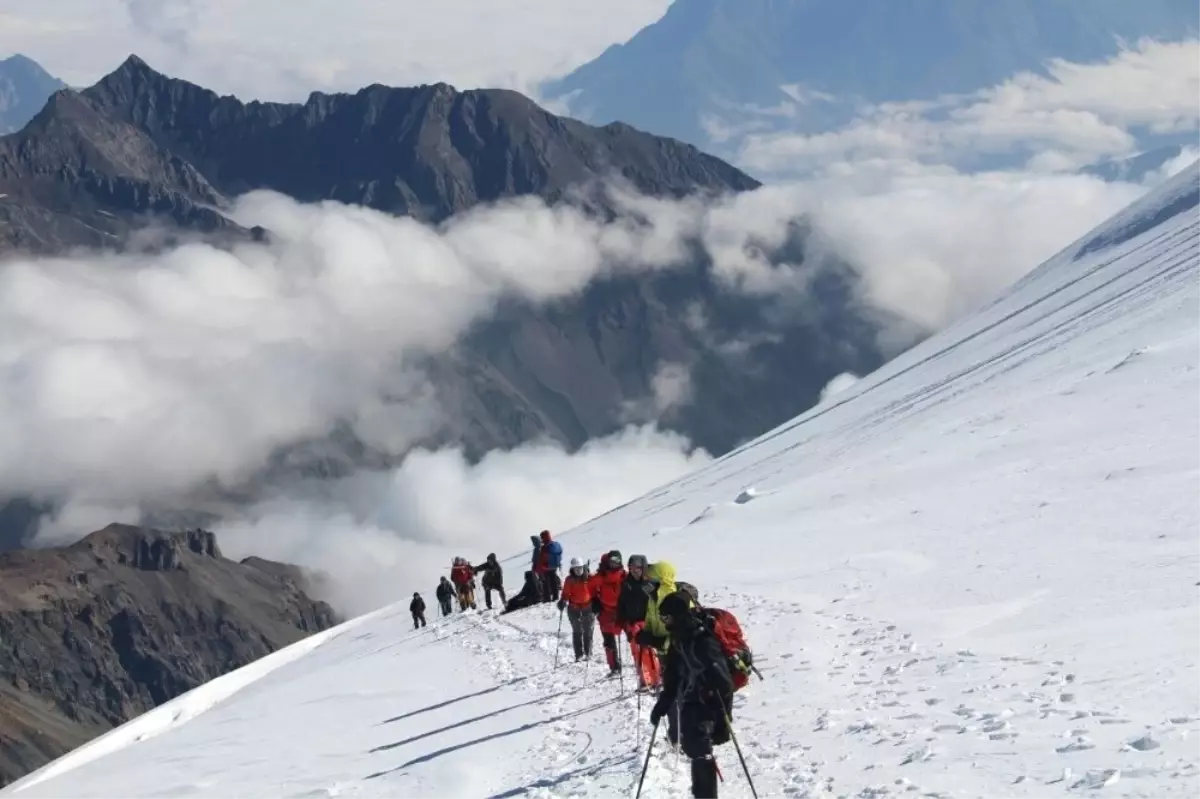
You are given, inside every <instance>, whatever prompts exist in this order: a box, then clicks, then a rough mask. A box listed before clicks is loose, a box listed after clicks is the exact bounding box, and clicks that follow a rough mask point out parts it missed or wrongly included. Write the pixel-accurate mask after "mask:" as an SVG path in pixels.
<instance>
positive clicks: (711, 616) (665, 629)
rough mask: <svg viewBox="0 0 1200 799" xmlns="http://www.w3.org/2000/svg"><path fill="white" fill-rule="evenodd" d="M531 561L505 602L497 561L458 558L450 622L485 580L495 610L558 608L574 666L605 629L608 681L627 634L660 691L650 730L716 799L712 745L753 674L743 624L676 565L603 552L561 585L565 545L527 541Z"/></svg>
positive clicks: (639, 664)
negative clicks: (708, 599)
mask: <svg viewBox="0 0 1200 799" xmlns="http://www.w3.org/2000/svg"><path fill="white" fill-rule="evenodd" d="M530 539H531V541H532V543H533V553H532V559H531V563H530V569H529V570H528V571H526V572H525V583H524V585H523V586H522V588H521V590H520V592H518V593H517V594H516V596H513V597H512V598H511V599H508V600H507V601H506V599H505V593H504V577H503V570H502V569H501V567H500V564H499V562H498V561H497V560H496V555H495V553H491V554H489V555H488V556H487V560H486V561H485V562H484V563H483V564H482V565H480V566H471V565H470V564H469V563H468V562H467V561H466V559H465V558H454V561H453V567H452V569H451V574H450V581H449V582H448V581H447V580H446V578H445V577H442V579H441V583H440V584H439V585H438V588H437V598H438V602H439V604H440V605H441V610H442V615H443V616H446V615H450V613H451V607H450V603H451V598H452V597H454V596H456V595H457V597H458V602H459V610H460V611H466V610H467V609H475V575H476V574H480V573H482V575H483V580H482V583H483V588H484V598H485V602H486V604H487V607H488V608H489V609H490V608H491V607H492V599H491V594H492V591H497V592H498V593H499V594H500V601H501V603H503V605H504V610H503V612H504V613H512V612H513V611H516V610H520V609H522V608H526V607H530V606H532V605H536V604H539V603H545V602H556V603H557V607H558V610H559V612H560V613H565V615H566V618H567V620H568V621H569V622H570V627H571V643H572V648H573V650H574V654H575V660H576V662H578V661H581V660H591V656H592V642H593V639H594V636H595V628H596V627H599V628H600V636H601V642H602V644H603V648H604V656H605V660H606V661H607V664H608V667H609V676H610V677H616V676H619V675H620V674H621V667H622V662H621V661H622V656H621V647H620V646H619V644H618V638H619V637H621V636H624V637H625V639H626V642H627V644H628V651H629V657H630V658H631V661H630V662H631V664H632V665H633V670H634V673H635V674H636V675H637V681H638V691H640V692H649V691H652V690H654V691H657V694H658V696H657V701H656V702H655V704H654V707H653V710H652V711H651V714H650V721H651V723H652V724H653V725H654V726H655V727H657V726H658V724H659V722H660V721H662V720H663V719H665V720H666V721H667V737H668V740H669V741H670V742H671V743H672V744H673V745H678V746H680V747H681V748H682V751H683V753H684V754H685V755H687V756H688V758H689V759H690V760H691V777H692V795H693V796H695V797H716V795H717V778H718V770H717V766H716V761H715V760H714V757H713V747H714V746H718V745H720V744H723V743H726V742H728V741H729V740H730V739H731V736H732V721H731V714H732V712H733V694H734V692H735V691H736V690H738V689H739V688H741V687H742V686H744V685H745V684H746V681H747V675H748V674H749V672H750V670H751V669H753V665H752V661H751V656H750V651H749V648H748V647H747V646H746V644H745V639H744V638H743V637H742V634H741V629H740V626H739V625H738V623H737V620H736V619H735V618H733V616H732V614H730V613H729V612H728V611H724V610H720V609H716V608H705V607H703V606H702V605H701V604H700V597H699V593H698V591H697V590H696V588H695V587H694V586H692V585H690V584H688V583H684V582H682V581H677V580H676V572H675V567H674V566H673V565H672V564H671V563H668V562H666V561H658V562H654V563H651V562H649V561H648V560H647V558H646V556H644V555H630V556H629V560H628V563H625V562H623V561H622V557H621V553H620V551H618V550H612V551H609V552H606V553H604V554H603V555H602V556H601V557H600V559H599V561H598V563H597V567H596V571H595V573H594V574H593V573H592V572H591V569H590V562H588V563H584V562H582V561H581V560H580V559H579V558H572V559H571V561H570V565H569V567H568V569H567V575H566V578H565V580H560V578H559V572H560V571H561V564H562V545H561V544H560V543H559V542H557V541H555V540H553V537H552V536H551V535H550V532H549V531H547V530H543V531H542V533H541V534H540V535H536V536H530ZM410 610H411V611H412V613H413V624H414V626H416V627H418V628H419V627H422V626H424V625H425V617H424V611H425V603H424V601H423V600H422V599H421V597H420V595H419V594H414V595H413V601H412V604H411V606H410Z"/></svg>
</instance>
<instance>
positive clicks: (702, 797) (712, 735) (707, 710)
mask: <svg viewBox="0 0 1200 799" xmlns="http://www.w3.org/2000/svg"><path fill="white" fill-rule="evenodd" d="M677 705H678V707H677V711H678V713H679V744H680V746H681V747H682V748H683V753H684V754H685V755H687V756H688V757H689V758H691V761H692V796H694V797H696V799H716V796H717V762H716V760H715V759H714V758H713V747H714V746H718V745H720V744H723V743H727V742H728V741H729V727H728V725H727V724H726V723H725V714H724V713H722V711H721V707H720V705H719V704H717V705H716V706H715V707H714V706H710V705H708V704H705V703H703V702H700V701H699V700H692V701H682V702H679V703H677Z"/></svg>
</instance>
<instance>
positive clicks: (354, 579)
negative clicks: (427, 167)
mask: <svg viewBox="0 0 1200 799" xmlns="http://www.w3.org/2000/svg"><path fill="white" fill-rule="evenodd" d="M1143 191H1144V188H1143V187H1139V186H1133V185H1128V184H1114V183H1104V182H1103V181H1100V180H1098V179H1094V178H1084V177H1073V176H1056V175H1038V174H1030V173H997V174H990V175H963V174H959V173H956V172H953V171H951V170H945V171H936V172H920V171H918V172H915V173H913V174H911V175H908V176H901V177H894V176H893V177H891V178H889V179H888V180H886V181H880V180H878V179H877V178H876V176H873V175H872V176H869V179H868V176H867V173H863V174H848V175H846V176H844V177H843V178H841V179H839V180H833V179H829V180H824V181H820V182H808V183H800V184H792V185H781V186H773V187H765V188H763V189H761V190H759V191H756V192H752V193H748V194H744V195H742V196H739V197H726V198H718V199H713V200H707V201H701V200H699V199H690V200H684V201H664V200H656V199H649V198H644V197H638V196H636V195H633V194H631V193H630V192H629V190H628V189H625V188H613V189H612V190H611V192H610V199H611V200H612V203H613V205H614V206H615V207H616V208H617V209H618V210H620V211H621V212H622V213H621V214H620V215H619V216H618V218H617V219H616V220H615V221H607V222H603V221H598V220H596V219H593V218H590V217H588V216H585V215H584V214H583V213H582V212H581V211H579V210H577V209H574V208H571V207H568V206H557V207H553V208H548V207H546V205H545V204H544V203H542V202H541V201H539V200H536V199H531V198H526V199H521V200H516V201H510V202H504V203H500V204H498V205H495V206H489V207H480V208H477V209H475V210H473V211H471V212H468V213H466V214H463V215H461V216H459V217H456V218H454V219H452V220H450V221H449V222H447V223H445V224H443V225H440V226H431V225H427V224H423V223H420V222H417V221H415V220H412V219H407V218H395V217H391V216H388V215H386V214H383V213H379V212H376V211H372V210H368V209H364V208H357V207H349V206H344V205H339V204H336V203H320V204H313V205H302V204H299V203H296V202H294V201H292V200H289V199H287V198H284V197H281V196H279V195H276V194H271V193H254V194H251V195H247V196H245V197H243V198H241V199H240V200H239V201H238V202H237V204H236V206H235V207H234V208H233V209H232V212H231V214H232V216H233V217H234V218H235V219H237V220H238V221H240V222H242V223H243V224H247V225H249V224H258V225H262V226H264V227H266V228H267V229H269V230H270V231H271V234H272V235H271V238H270V241H268V242H265V243H246V244H240V245H237V246H235V247H233V248H232V249H231V250H222V249H218V248H216V247H212V246H209V245H207V244H203V243H189V244H185V245H182V246H179V247H176V248H174V249H171V250H169V251H167V252H163V253H158V254H153V255H149V254H133V253H125V254H93V255H90V256H72V257H70V258H49V259H30V258H16V259H13V260H10V261H8V262H6V263H3V264H0V485H3V486H4V490H5V493H6V495H8V496H29V497H34V498H37V499H43V500H53V501H56V502H57V503H58V510H57V512H56V513H55V514H53V515H51V516H50V517H48V518H47V519H46V520H45V522H44V524H43V528H42V531H41V538H40V543H59V542H63V541H67V540H71V539H72V538H75V537H78V536H80V535H83V534H85V533H87V532H89V531H91V530H93V529H97V528H99V527H101V526H103V525H104V524H106V523H108V522H110V521H114V520H125V521H134V520H136V519H137V518H138V517H139V515H140V514H141V513H142V512H143V511H144V510H145V509H146V508H147V507H148V506H153V507H154V508H155V509H156V510H162V509H164V508H167V509H169V508H170V507H171V506H172V503H173V502H177V503H179V504H180V505H183V506H186V505H187V502H188V499H189V497H191V496H193V495H194V494H195V492H200V491H203V492H207V494H208V495H209V496H216V497H220V498H222V500H223V502H224V504H223V505H221V515H222V521H221V522H220V523H219V524H217V525H215V526H216V527H217V529H218V530H219V531H220V532H221V534H222V539H223V540H222V546H223V547H224V548H225V549H226V551H227V552H229V553H231V554H237V555H245V554H252V553H253V554H260V555H264V556H267V557H276V558H282V559H287V560H292V561H294V562H298V563H301V564H304V565H307V566H312V567H318V568H323V569H324V570H326V571H328V572H330V573H331V575H332V576H333V577H334V585H335V587H336V591H337V595H336V597H335V598H336V599H337V600H338V601H339V602H340V603H341V604H342V605H343V606H344V607H349V608H354V609H356V610H361V609H365V608H366V607H369V606H372V605H373V604H375V603H377V602H380V601H383V600H384V599H391V598H396V597H399V596H403V595H404V594H405V593H407V592H411V590H414V588H413V586H414V584H416V586H417V588H418V589H419V588H422V587H426V588H432V583H433V582H435V581H436V577H435V575H436V574H437V573H438V572H440V571H441V570H442V569H443V568H444V566H445V564H446V563H448V558H449V557H450V556H452V555H456V554H462V555H464V556H466V557H468V558H472V559H478V558H480V557H481V556H482V555H484V554H486V553H487V552H489V551H495V552H497V554H500V555H501V556H503V555H505V554H511V553H512V552H515V551H520V550H521V548H522V547H523V545H524V544H525V542H526V539H527V536H528V535H529V534H530V533H532V532H536V531H538V530H540V529H543V528H550V529H555V530H561V529H564V528H568V527H570V526H572V525H574V524H576V523H580V522H583V521H585V520H586V519H587V518H590V517H591V516H594V515H596V514H598V513H601V512H603V511H605V510H607V509H608V508H610V507H612V506H613V505H615V504H618V503H620V502H624V501H626V500H629V499H632V498H634V497H635V496H637V495H638V494H641V493H643V492H645V491H647V490H649V489H651V488H653V487H655V486H656V485H658V484H660V483H662V482H665V481H667V480H670V479H672V478H674V477H677V476H678V475H680V474H682V473H683V472H684V471H686V470H689V469H692V468H695V467H697V466H698V465H701V464H703V463H705V462H707V460H708V458H709V455H708V454H707V453H703V452H695V451H693V450H692V448H691V447H690V445H689V443H688V442H687V441H686V440H685V439H683V438H681V437H679V436H676V435H673V434H668V433H665V432H662V431H660V430H659V429H658V428H656V427H655V426H654V425H653V422H654V421H655V420H656V419H658V420H661V419H668V418H669V417H670V414H671V413H672V412H673V411H674V410H676V409H678V408H679V407H681V406H683V405H686V404H687V403H689V402H701V401H703V397H697V396H695V394H694V391H693V387H692V385H691V380H690V374H689V371H688V369H689V366H688V364H684V363H663V364H659V365H658V372H657V374H656V376H655V378H654V380H653V381H652V384H651V386H650V387H649V391H648V395H647V397H646V398H645V399H644V401H643V402H641V403H638V413H636V414H633V415H632V416H633V418H632V419H631V421H636V422H637V423H639V424H641V423H644V422H649V423H650V424H649V426H641V427H632V428H629V429H627V430H625V431H624V432H621V433H618V434H616V435H614V436H613V437H610V438H606V439H602V440H599V441H594V442H592V443H591V444H589V445H588V446H587V447H585V448H584V449H583V450H581V451H579V452H577V453H568V452H566V451H565V450H564V449H563V448H562V447H560V446H558V445H556V444H551V443H539V444H530V445H527V446H524V447H520V448H517V449H515V450H510V451H506V452H494V453H491V454H489V455H487V456H486V457H485V458H484V459H483V460H482V461H481V462H480V463H478V464H476V465H474V466H472V465H470V464H468V462H467V461H466V460H465V459H464V457H463V454H462V452H460V451H458V450H456V449H448V450H440V451H429V450H427V449H421V448H418V449H415V450H414V449H412V448H413V447H414V446H416V445H417V444H419V443H420V442H421V441H422V440H425V439H426V438H427V437H428V436H429V435H430V434H431V433H432V432H433V431H435V430H437V429H438V428H439V426H440V425H441V424H442V423H443V422H445V419H444V418H443V417H442V413H443V410H442V406H441V404H440V403H439V399H438V396H437V394H436V391H435V390H434V389H433V388H432V386H431V384H430V382H429V380H427V378H426V375H425V374H424V373H423V371H422V368H423V367H422V364H423V363H424V361H425V359H426V358H427V357H428V356H437V355H439V354H440V353H443V352H444V351H445V350H446V349H447V348H449V347H451V346H452V345H454V344H455V342H456V341H458V340H459V338H460V337H461V336H462V335H463V333H464V332H466V331H467V330H468V329H469V328H470V326H471V325H472V324H473V323H476V322H478V321H480V320H482V319H486V318H487V317H488V316H489V314H491V313H492V311H493V309H494V308H495V307H496V304H497V303H498V302H499V301H501V300H502V299H504V298H517V299H520V300H523V301H526V302H535V303H536V302H545V301H552V300H558V299H562V298H567V297H571V296H573V295H575V294H578V293H579V292H580V291H582V290H583V289H584V288H585V287H586V286H587V285H588V284H589V283H590V282H591V281H593V280H596V279H598V278H603V277H604V276H609V275H619V274H631V273H638V272H645V271H648V270H670V269H674V268H676V267H677V266H678V265H679V264H681V263H686V262H688V261H689V259H691V258H693V257H694V255H695V252H696V251H697V249H701V250H703V251H704V252H705V253H706V254H707V256H708V258H709V259H710V261H711V263H712V265H713V270H714V273H715V274H716V275H717V276H718V278H719V279H720V280H721V281H722V283H723V285H724V286H725V289H726V290H728V291H736V292H741V293H743V294H746V295H751V296H755V295H770V294H778V293H780V292H803V291H804V289H805V287H806V286H807V284H808V281H809V280H810V278H811V275H812V273H813V269H814V268H815V265H819V263H820V262H822V261H823V260H826V259H837V260H840V261H844V262H846V263H849V264H850V265H851V266H852V267H853V268H855V269H856V270H857V271H858V272H859V273H860V274H861V275H862V276H863V278H864V281H863V291H864V293H865V297H866V299H867V300H868V301H869V302H870V303H871V304H873V305H874V306H876V307H880V308H884V309H887V310H889V311H892V312H894V313H897V314H899V315H900V316H901V317H903V318H904V319H905V320H908V321H910V322H913V323H916V324H918V325H919V326H921V327H922V328H924V329H927V330H935V329H937V328H938V327H941V326H942V325H944V324H946V323H948V322H949V321H952V320H953V319H954V318H957V316H959V315H961V314H963V313H966V312H969V310H970V309H971V308H972V307H974V306H976V305H978V304H980V303H982V302H984V301H986V300H988V299H990V298H991V296H993V295H994V294H995V293H996V292H998V291H1000V290H1001V289H1003V287H1004V286H1006V285H1007V284H1009V283H1011V282H1012V281H1013V280H1015V279H1016V278H1018V277H1020V276H1021V275H1023V274H1024V273H1025V272H1027V271H1028V270H1030V269H1032V268H1033V267H1035V266H1037V265H1038V264H1039V263H1040V262H1041V261H1042V260H1044V259H1045V258H1046V257H1048V256H1050V255H1052V254H1053V253H1054V252H1056V251H1057V250H1059V249H1061V248H1062V247H1065V246H1066V245H1067V244H1069V243H1070V242H1071V241H1072V240H1073V239H1075V238H1077V237H1078V236H1080V235H1082V234H1083V233H1085V232H1086V231H1087V230H1088V229H1090V228H1091V227H1092V226H1093V225H1095V224H1096V223H1098V222H1100V221H1102V220H1103V219H1104V218H1105V217H1107V216H1108V215H1109V214H1111V213H1112V212H1113V211H1115V210H1117V209H1118V208H1120V207H1121V206H1123V205H1125V204H1126V203H1127V202H1129V201H1130V200H1132V199H1133V198H1135V197H1136V196H1138V195H1139V194H1141V193H1142V192H1143ZM798 220H800V221H802V222H803V223H804V225H805V226H806V227H807V228H810V229H811V231H812V232H811V234H810V235H809V237H808V239H807V241H806V246H805V252H804V253H803V254H802V256H795V253H792V254H791V255H787V257H782V256H780V254H779V253H780V252H781V251H782V252H785V253H787V252H788V250H787V248H786V247H784V245H786V244H787V243H788V242H789V240H790V237H794V236H795V231H796V225H797V221H798ZM781 247H782V248H783V250H780V248H781ZM793 256H795V257H793ZM789 259H790V260H789ZM693 316H694V317H695V319H694V320H693V321H694V323H695V324H697V325H701V326H702V325H703V324H704V322H703V313H702V309H700V308H697V309H696V313H695V314H694V315H693ZM767 333H769V331H765V332H764V335H766V334H767ZM339 431H343V432H344V431H349V432H350V433H352V434H353V435H354V436H355V437H356V439H357V440H360V441H362V442H363V443H364V444H366V445H368V446H370V447H372V448H374V449H376V450H378V451H379V452H382V453H384V454H386V455H390V456H394V457H395V460H394V461H393V462H399V463H400V464H401V465H400V466H399V467H397V468H395V469H390V470H385V471H374V472H367V471H364V472H359V473H357V474H354V475H353V476H351V477H349V478H345V479H340V480H337V481H326V482H325V483H309V484H296V485H290V486H286V487H284V488H279V487H278V486H276V487H275V489H274V491H273V493H271V494H270V495H269V496H265V497H264V496H262V493H261V491H258V493H255V492H253V491H249V490H248V489H247V487H246V484H247V482H248V481H252V480H253V479H254V478H255V476H256V475H257V474H259V473H260V472H261V471H262V470H263V469H264V467H265V466H266V465H267V464H269V463H270V462H271V460H272V458H273V457H277V456H278V454H279V453H280V452H281V451H283V450H286V449H287V448H289V447H295V446H300V445H306V444H310V443H312V442H320V441H321V440H323V439H327V438H329V437H330V436H333V435H336V434H337V433H338V432H339ZM406 453H407V455H406V456H405V454H406ZM401 456H405V457H403V459H402V460H401ZM260 488H261V486H260ZM521 571H523V569H522V568H521V566H520V565H515V566H511V567H510V572H511V573H512V574H513V578H517V579H519V576H520V573H521ZM513 578H510V582H511V581H513Z"/></svg>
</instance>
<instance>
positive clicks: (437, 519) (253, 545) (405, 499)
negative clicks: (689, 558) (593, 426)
mask: <svg viewBox="0 0 1200 799" xmlns="http://www.w3.org/2000/svg"><path fill="white" fill-rule="evenodd" d="M709 461H710V457H709V455H708V454H707V453H706V452H704V451H703V450H695V451H692V450H691V449H690V447H689V445H688V443H687V441H686V439H684V438H682V437H680V436H678V435H674V434H670V433H663V432H660V431H658V430H657V429H655V428H654V427H652V426H643V427H629V428H627V429H625V430H624V431H622V432H621V433H618V434H616V435H613V436H609V437H607V438H603V439H598V440H595V441H592V442H589V443H588V444H586V445H585V446H584V447H583V448H582V449H581V450H579V451H578V452H575V453H571V454H568V453H567V452H565V451H563V449H562V448H561V447H559V446H558V445H556V444H550V443H533V444H528V445H525V446H522V447H518V448H517V449H514V450H510V451H493V452H490V453H488V454H487V455H486V456H485V457H484V458H483V460H482V461H481V462H480V463H478V464H476V465H474V466H471V465H469V464H468V462H467V461H466V459H465V458H464V457H463V455H462V453H461V452H459V451H458V450H456V449H443V450H439V451H436V452H430V451H427V450H417V451H414V452H413V453H411V454H410V455H409V456H408V457H407V458H405V460H404V463H403V464H402V465H401V466H400V467H399V468H397V469H396V470H394V471H392V472H388V473H385V474H363V475H358V476H356V477H354V478H351V479H350V480H347V481H345V482H343V483H341V484H338V485H333V486H326V487H325V488H324V489H322V490H321V491H320V492H319V493H323V494H324V496H321V498H320V499H319V500H313V499H312V498H311V497H313V496H317V495H318V491H316V490H309V491H307V492H305V494H306V496H307V497H308V498H306V499H296V498H294V497H282V498H278V499H274V500H271V501H267V502H264V503H262V504H260V505H258V506H256V507H254V508H252V509H251V510H250V511H249V512H248V513H246V514H245V515H244V516H242V517H240V518H235V519H232V520H230V521H227V522H225V523H223V524H221V525H220V526H219V527H218V528H217V532H218V535H219V541H220V544H221V547H222V549H223V551H224V552H225V553H226V554H227V555H230V556H233V557H243V556H245V555H248V554H258V555H261V556H265V557H269V558H274V559H277V560H283V561H286V562H291V563H296V564H299V565H301V566H307V567H310V568H314V569H319V570H321V571H323V572H325V573H327V574H328V575H329V576H330V577H331V578H332V580H331V584H330V586H331V588H332V590H333V591H334V595H333V596H332V599H333V601H335V602H336V603H337V604H338V606H339V607H342V608H346V609H347V610H348V611H350V612H361V611H365V610H368V609H370V608H372V607H377V606H379V605H381V604H383V603H385V602H390V601H395V600H397V599H399V598H401V597H404V596H406V595H408V594H410V593H411V592H412V591H414V590H418V591H422V592H423V593H426V594H429V593H431V592H432V590H433V588H434V586H435V585H436V583H437V577H438V575H440V574H443V573H445V571H446V570H447V569H448V567H449V563H450V559H451V558H452V557H454V556H457V555H462V556H463V557H466V558H467V559H468V560H470V561H471V562H473V563H480V562H482V561H483V559H484V557H485V556H486V555H487V553H489V552H495V553H497V555H498V556H499V557H500V558H502V559H503V558H505V557H507V556H510V555H513V554H519V555H520V557H518V559H517V560H516V561H515V562H513V563H510V564H506V566H505V585H506V588H507V589H508V591H509V594H510V595H512V594H514V593H516V591H518V590H519V589H520V586H521V577H522V574H523V573H524V571H525V569H526V568H527V567H526V565H525V564H526V562H527V555H526V554H525V553H526V550H527V549H528V547H529V536H530V535H536V534H537V533H538V532H539V531H541V530H543V529H549V530H551V531H553V532H555V533H557V532H561V531H563V530H567V529H570V528H572V527H574V526H576V525H578V524H582V523H583V522H585V521H587V520H588V519H591V518H594V517H595V516H598V515H599V514H601V513H604V512H605V511H607V510H609V509H611V508H613V507H615V506H617V505H619V504H621V503H623V502H627V501H629V500H631V499H634V498H636V497H638V496H640V495H642V494H644V493H645V492H647V491H650V490H652V489H654V488H656V487H657V486H659V485H661V484H663V483H665V482H667V481H669V480H672V479H674V478H676V477H678V476H680V475H682V474H684V473H686V472H688V471H691V470H693V469H696V468H699V467H700V466H703V465H705V464H706V463H708V462H709ZM563 545H564V548H565V550H566V551H567V553H568V557H569V556H571V555H572V554H580V555H581V556H583V557H587V556H588V555H590V554H592V553H572V552H571V546H572V542H571V541H570V539H569V538H567V539H565V540H564V541H563ZM479 599H480V601H481V602H482V596H480V597H479Z"/></svg>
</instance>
